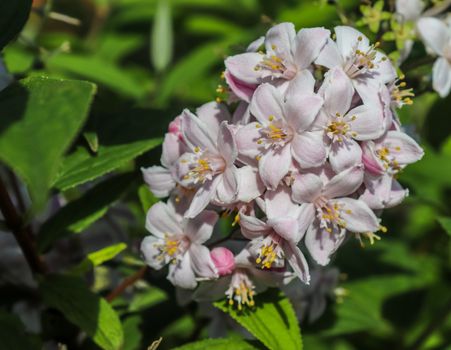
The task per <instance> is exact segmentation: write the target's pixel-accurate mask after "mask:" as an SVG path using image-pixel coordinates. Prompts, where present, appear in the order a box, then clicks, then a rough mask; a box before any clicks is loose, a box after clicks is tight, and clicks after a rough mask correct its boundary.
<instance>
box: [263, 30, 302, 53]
mask: <svg viewBox="0 0 451 350" xmlns="http://www.w3.org/2000/svg"><path fill="white" fill-rule="evenodd" d="M295 37H296V31H295V29H294V24H293V23H280V24H277V25H275V26H274V27H272V28H271V29H270V30H268V32H267V33H266V40H265V47H266V52H275V53H276V54H277V55H278V56H279V57H281V58H283V59H287V58H290V57H291V56H292V54H293V53H292V52H293V51H292V45H293V43H294V39H295Z"/></svg>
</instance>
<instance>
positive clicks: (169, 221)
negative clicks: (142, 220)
mask: <svg viewBox="0 0 451 350" xmlns="http://www.w3.org/2000/svg"><path fill="white" fill-rule="evenodd" d="M146 229H147V230H148V231H149V232H151V233H153V234H154V235H155V236H157V237H160V238H164V237H165V236H166V235H176V236H178V235H182V234H183V231H182V227H181V223H180V222H179V219H178V217H177V215H176V213H175V211H174V210H173V208H172V207H171V206H169V205H167V204H165V203H163V202H158V203H156V204H154V205H153V206H152V207H151V208H150V209H149V211H148V212H147V216H146Z"/></svg>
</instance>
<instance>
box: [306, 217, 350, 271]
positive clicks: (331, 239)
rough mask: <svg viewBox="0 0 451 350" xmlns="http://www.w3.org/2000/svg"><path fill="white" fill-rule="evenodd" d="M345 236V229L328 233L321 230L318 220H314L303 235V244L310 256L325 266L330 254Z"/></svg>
mask: <svg viewBox="0 0 451 350" xmlns="http://www.w3.org/2000/svg"><path fill="white" fill-rule="evenodd" d="M345 237H346V234H345V230H342V231H341V232H332V233H329V232H327V231H326V230H323V229H322V228H321V227H320V226H319V222H318V221H317V220H315V222H314V223H313V224H312V225H310V227H309V229H308V230H307V234H306V235H305V246H306V247H307V249H308V251H309V253H310V255H311V256H312V258H313V259H314V260H315V261H316V262H317V263H318V264H320V265H323V266H325V265H327V264H328V263H329V261H330V256H331V255H332V254H333V253H335V251H336V250H337V249H338V247H339V246H340V245H341V243H343V240H344V239H345Z"/></svg>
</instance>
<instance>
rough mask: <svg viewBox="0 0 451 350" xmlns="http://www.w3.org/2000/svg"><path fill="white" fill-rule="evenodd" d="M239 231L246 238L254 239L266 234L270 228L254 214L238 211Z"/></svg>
mask: <svg viewBox="0 0 451 350" xmlns="http://www.w3.org/2000/svg"><path fill="white" fill-rule="evenodd" d="M240 227H241V233H242V234H243V236H244V237H246V238H247V239H255V238H259V237H263V236H266V235H268V234H269V233H270V232H271V231H272V229H271V227H270V226H268V225H266V224H265V223H264V222H263V221H261V220H259V219H257V218H256V217H254V216H248V215H245V214H243V213H240Z"/></svg>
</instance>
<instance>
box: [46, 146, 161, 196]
mask: <svg viewBox="0 0 451 350" xmlns="http://www.w3.org/2000/svg"><path fill="white" fill-rule="evenodd" d="M161 141H162V140H161V139H160V138H156V139H150V140H144V141H136V142H132V143H128V144H124V145H114V146H102V145H100V146H99V148H98V152H97V154H96V155H95V156H92V155H91V154H89V152H88V151H86V150H85V149H83V148H79V149H78V150H77V151H76V152H74V153H73V154H71V155H69V156H68V157H67V158H66V160H65V162H64V163H63V166H62V169H61V170H60V173H59V176H58V178H57V179H56V181H55V183H54V186H55V187H57V188H59V189H60V190H63V191H64V190H67V189H69V188H72V187H75V186H77V185H80V184H83V183H85V182H88V181H91V180H94V179H96V178H98V177H99V176H102V175H105V174H107V173H109V172H111V171H113V170H115V169H117V168H119V167H121V166H122V165H124V164H125V163H127V162H129V161H131V160H133V159H134V158H136V157H137V156H139V155H141V154H143V153H144V152H147V151H149V150H151V149H152V148H155V147H157V146H158V145H160V144H161Z"/></svg>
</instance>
